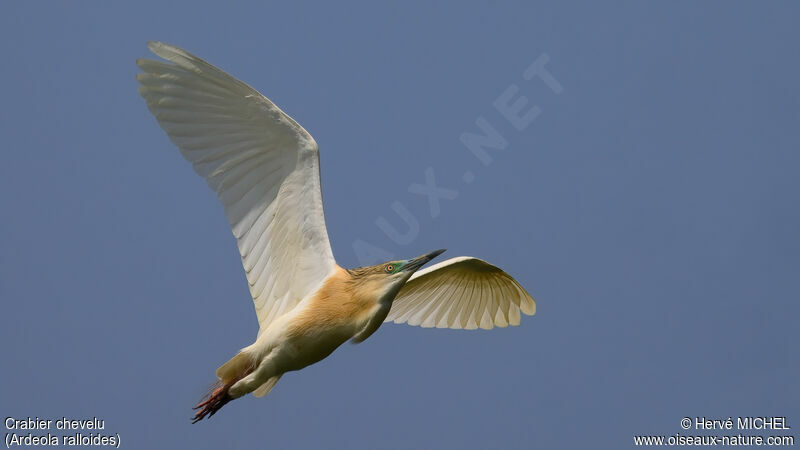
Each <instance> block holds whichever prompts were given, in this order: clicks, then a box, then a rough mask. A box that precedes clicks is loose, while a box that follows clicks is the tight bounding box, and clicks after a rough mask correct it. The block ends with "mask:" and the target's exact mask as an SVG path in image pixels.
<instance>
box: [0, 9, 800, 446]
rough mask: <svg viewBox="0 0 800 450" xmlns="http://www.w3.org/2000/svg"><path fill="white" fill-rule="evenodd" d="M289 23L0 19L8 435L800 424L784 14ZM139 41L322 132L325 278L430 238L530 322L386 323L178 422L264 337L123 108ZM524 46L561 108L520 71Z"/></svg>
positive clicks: (617, 12) (550, 436)
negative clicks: (489, 130) (492, 138)
mask: <svg viewBox="0 0 800 450" xmlns="http://www.w3.org/2000/svg"><path fill="white" fill-rule="evenodd" d="M286 3H287V2H281V3H261V2H231V4H228V5H226V6H219V3H216V2H170V3H168V4H167V3H165V2H158V3H156V2H95V3H91V4H87V3H84V4H76V3H74V2H52V3H32V2H4V3H3V4H2V6H0V38H2V39H0V48H1V49H2V55H3V57H4V64H3V70H2V79H3V85H4V87H5V89H4V95H3V106H4V107H3V108H1V109H0V132H2V136H3V141H4V143H5V144H4V148H3V156H4V163H3V164H2V165H0V206H2V210H3V215H2V219H1V220H0V301H2V315H0V341H2V342H3V347H4V352H3V355H4V358H3V368H4V370H3V371H2V383H0V398H2V399H3V400H2V402H1V403H0V414H2V415H3V417H6V416H13V417H17V418H19V417H25V416H39V417H49V418H60V417H62V416H67V417H75V418H83V417H93V416H97V417H99V418H102V419H105V423H106V430H107V431H108V432H114V433H119V435H120V436H121V439H122V444H123V445H124V446H125V447H126V448H194V449H219V448H365V449H366V448H369V449H376V448H386V449H393V448H453V449H462V448H508V449H512V448H520V449H530V448H624V447H628V446H631V445H632V442H633V441H632V436H633V435H635V434H664V435H670V434H675V433H678V432H684V431H683V430H681V429H680V427H679V421H680V419H681V418H683V417H684V416H691V417H694V416H705V417H713V418H727V417H729V416H733V417H736V416H743V415H778V416H787V417H788V418H789V421H790V425H792V426H793V428H796V427H797V426H800V423H797V421H798V420H800V408H799V407H798V405H800V388H799V387H798V383H797V380H798V379H800V359H799V358H798V352H797V348H796V344H797V342H798V341H799V339H798V338H800V332H798V327H797V317H798V315H800V306H798V294H797V293H798V290H799V289H800V277H798V272H800V239H798V238H800V212H799V211H798V208H797V193H798V188H800V177H798V176H797V174H798V164H799V163H800V154H799V153H798V149H799V148H800V145H799V144H800V132H798V129H800V128H798V120H799V119H800V113H798V103H799V101H800V88H798V80H800V64H798V60H797V55H798V42H800V30H798V27H797V24H796V18H797V17H798V12H800V7H798V6H797V5H796V4H795V3H790V2H769V3H765V2H761V3H756V2H703V3H702V4H700V3H696V2H660V3H654V2H556V1H552V2H535V3H534V2H480V3H474V2H473V3H467V2H463V3H460V4H459V6H452V5H450V6H443V5H442V6H431V5H428V4H427V3H423V2H403V3H396V4H394V6H385V5H376V4H373V3H369V2H365V3H359V4H350V3H336V4H334V3H328V4H311V3H298V4H295V3H292V4H286ZM148 40H163V41H166V42H169V43H173V44H176V45H178V46H181V47H184V48H186V49H187V50H189V51H191V52H193V53H196V54H198V55H199V56H201V57H203V58H205V59H207V60H209V61H210V62H212V63H213V64H216V65H218V66H220V67H221V68H223V69H224V70H227V71H229V72H231V73H232V74H234V75H235V76H237V77H239V78H240V79H242V80H244V81H245V82H248V83H249V84H251V85H253V86H254V87H255V88H256V89H258V90H259V91H261V92H262V93H264V94H265V95H266V96H267V97H269V98H270V99H272V100H273V101H274V102H275V103H277V104H278V105H279V106H280V107H281V108H283V109H284V110H285V111H286V112H287V113H289V114H290V115H292V116H293V117H294V118H295V119H296V120H297V121H298V122H300V123H301V124H302V125H303V126H304V127H305V128H306V129H307V130H308V131H309V132H310V133H311V134H312V135H313V136H314V137H315V138H316V140H317V142H318V143H319V145H320V149H321V150H320V152H321V162H322V184H323V196H324V200H325V208H326V215H327V216H326V217H327V224H328V232H329V234H330V237H331V243H332V245H333V250H334V255H335V256H336V258H337V261H338V262H339V263H340V264H341V265H343V266H346V267H352V266H357V265H359V264H360V259H359V257H358V256H357V251H356V249H357V248H363V244H366V245H369V246H370V248H377V249H380V252H384V253H386V254H391V255H393V256H395V257H399V258H407V257H411V256H415V255H418V254H420V253H423V252H426V251H430V250H433V249H436V248H440V247H445V248H447V249H448V252H447V253H446V254H445V255H443V256H445V257H453V256H458V255H473V256H477V257H480V258H483V259H486V260H488V261H491V262H493V263H495V264H497V265H499V266H501V267H502V268H504V269H505V270H507V271H508V272H509V273H511V274H512V275H513V276H515V277H516V278H517V279H518V280H519V281H520V282H521V283H522V284H523V285H524V286H525V287H526V288H528V290H529V291H530V292H531V293H532V294H533V295H534V297H535V298H536V299H537V306H538V312H537V315H536V316H534V317H532V318H531V317H529V318H526V320H523V323H522V326H520V327H518V328H513V329H502V330H492V331H490V332H486V331H475V332H466V331H454V330H428V329H420V328H415V327H409V326H405V325H394V324H391V325H385V326H383V327H382V328H381V329H380V330H379V331H378V333H376V334H375V335H374V336H373V337H371V338H370V339H368V340H367V341H366V342H364V343H363V344H361V345H357V346H353V345H349V344H348V345H345V346H343V347H342V348H341V349H339V350H337V352H336V353H334V355H333V357H331V358H329V359H327V360H325V361H323V362H321V363H320V364H317V365H315V366H312V367H309V368H307V369H305V370H303V371H301V372H298V373H292V374H289V375H287V376H285V377H284V378H283V379H281V381H280V383H279V384H278V385H277V387H276V388H275V390H274V391H273V392H272V393H270V395H269V396H268V397H266V398H264V399H254V398H252V397H246V398H244V399H242V400H237V401H236V402H234V403H231V404H230V405H228V406H226V407H225V409H224V410H222V412H221V413H220V414H218V415H216V416H215V417H214V418H213V419H212V420H210V421H207V422H204V423H200V424H197V425H190V423H189V417H190V415H191V411H190V409H189V408H190V407H191V406H192V405H193V404H194V403H195V402H196V400H197V399H198V398H199V397H200V395H201V394H202V393H203V392H204V390H205V388H206V387H207V386H208V385H209V384H210V383H211V382H212V381H213V379H214V376H213V374H214V370H215V369H216V367H217V366H218V365H219V364H221V363H222V362H224V361H225V360H227V359H228V358H229V357H230V356H232V355H233V354H234V353H235V352H236V351H237V350H238V349H239V348H240V347H242V346H244V345H247V344H249V343H250V342H252V340H253V338H254V336H255V333H256V331H257V324H256V320H255V314H254V313H253V310H252V308H253V307H252V302H251V301H250V297H249V293H248V290H247V285H246V280H245V277H244V272H243V270H242V268H241V266H240V262H239V256H238V253H237V250H236V245H235V242H234V239H233V236H232V235H231V233H230V231H229V229H228V225H227V223H226V220H225V218H224V215H223V214H222V208H221V206H220V205H219V204H218V203H217V200H216V198H215V197H214V194H213V193H212V192H211V191H210V190H209V189H208V188H207V187H206V186H205V183H204V182H203V181H202V180H201V179H200V178H199V177H197V176H196V175H195V174H194V173H193V171H192V170H191V167H190V165H189V164H188V163H186V162H185V161H183V159H182V158H181V156H180V154H179V153H178V151H177V149H175V148H174V147H173V146H172V144H171V143H170V142H169V140H168V139H167V137H166V135H165V134H164V133H163V132H162V131H161V129H160V128H159V127H158V126H157V124H156V122H155V120H154V119H153V118H152V117H151V116H150V113H149V112H148V111H147V109H146V108H145V105H144V102H143V101H142V99H141V98H140V97H139V96H138V94H137V92H136V89H137V83H136V81H135V74H136V73H137V67H136V65H135V60H136V58H140V57H149V56H150V55H149V52H148V51H147V48H146V46H145V43H146V41H148ZM543 55H546V58H549V60H548V62H547V64H546V68H547V70H548V71H549V73H550V74H551V75H552V77H553V78H554V80H555V81H557V83H558V84H559V86H560V88H561V90H560V91H559V92H558V93H556V92H554V91H553V89H552V83H551V85H548V84H547V83H545V82H544V81H543V80H542V79H541V78H538V77H534V78H532V79H530V80H527V79H526V78H525V76H524V72H525V69H526V68H527V67H529V65H530V64H531V63H533V62H534V61H536V60H537V59H538V58H540V57H542V56H543ZM551 81H552V80H551ZM509 89H511V91H508V90H509ZM507 92H511V93H512V98H513V99H517V98H518V97H519V96H525V98H526V99H527V104H526V105H525V106H524V108H523V111H528V110H530V108H531V107H532V106H534V105H535V106H536V107H537V108H539V114H538V116H536V117H535V119H534V120H532V122H530V123H528V124H526V125H525V126H523V127H521V129H518V127H515V126H514V125H513V124H512V123H511V122H509V121H508V120H507V119H506V118H505V117H504V116H503V114H501V112H500V111H499V110H498V108H497V107H496V106H495V105H494V103H495V102H496V99H498V97H500V96H501V95H502V94H503V93H507ZM480 121H483V122H482V123H488V124H490V125H491V126H492V127H493V128H494V129H495V131H496V132H497V133H498V134H499V135H500V136H502V138H503V140H504V141H505V143H506V145H505V148H504V149H503V150H498V151H492V152H491V157H492V161H491V162H490V163H489V164H488V165H484V164H483V163H482V162H481V161H479V160H478V159H477V158H476V157H475V155H474V154H473V153H471V152H470V151H469V149H468V148H467V147H466V146H465V145H464V144H463V142H462V140H461V136H462V135H463V134H464V133H477V132H478V131H479V130H480V128H479V125H477V124H476V122H480ZM426 172H428V173H432V174H433V175H434V177H435V180H436V185H438V186H439V187H441V188H446V189H449V190H450V191H453V192H455V198H452V199H441V200H440V202H439V208H440V209H439V210H438V213H437V212H436V211H432V210H431V207H430V205H429V203H428V198H427V197H426V196H425V195H420V194H418V193H414V192H410V191H409V186H410V185H412V184H414V183H417V184H424V182H425V179H426ZM467 172H469V173H471V174H472V178H469V177H468V176H466V174H467ZM465 179H470V180H471V182H465ZM412 191H413V189H412ZM451 194H452V192H451ZM451 197H452V195H451ZM398 204H399V205H401V206H400V210H402V211H404V214H405V215H406V216H411V217H412V218H413V220H412V223H413V224H415V227H412V228H411V229H409V228H408V226H407V225H406V224H405V222H404V221H403V219H401V217H400V216H399V215H398V214H397V212H396V211H395V209H393V205H395V206H394V208H398V207H397V206H396V205H398ZM434 216H435V217H434ZM381 218H383V219H384V220H385V222H384V221H382V220H381ZM380 224H384V225H380ZM387 224H388V227H387ZM391 228H394V229H396V230H397V232H396V233H392V232H391V230H390V229H391ZM387 229H389V230H390V232H388V233H387V231H386V230H387ZM415 230H416V231H415ZM359 242H361V243H363V244H357V243H359ZM359 246H361V247H359Z"/></svg>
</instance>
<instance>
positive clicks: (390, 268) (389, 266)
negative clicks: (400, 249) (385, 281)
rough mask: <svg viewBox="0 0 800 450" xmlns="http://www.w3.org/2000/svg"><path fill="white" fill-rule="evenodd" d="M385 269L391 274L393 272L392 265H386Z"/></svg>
mask: <svg viewBox="0 0 800 450" xmlns="http://www.w3.org/2000/svg"><path fill="white" fill-rule="evenodd" d="M385 269H386V271H387V272H389V273H392V272H393V271H394V265H393V264H387V265H386V267H385Z"/></svg>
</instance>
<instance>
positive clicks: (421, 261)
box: [402, 248, 445, 272]
mask: <svg viewBox="0 0 800 450" xmlns="http://www.w3.org/2000/svg"><path fill="white" fill-rule="evenodd" d="M444 251H445V249H443V248H440V249H439V250H434V251H432V252H430V253H426V254H424V255H422V256H417V257H416V258H414V259H411V260H409V261H408V263H406V265H405V266H403V269H402V271H403V272H408V271H410V272H414V271H416V270H417V269H419V268H420V267H422V266H424V265H425V264H426V263H427V262H428V261H430V260H432V259H433V258H436V257H437V256H439V255H441V254H442V253H444Z"/></svg>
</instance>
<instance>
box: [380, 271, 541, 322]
mask: <svg viewBox="0 0 800 450" xmlns="http://www.w3.org/2000/svg"><path fill="white" fill-rule="evenodd" d="M520 311H521V312H522V313H523V314H526V315H533V314H535V313H536V302H534V300H533V298H531V296H530V295H529V294H528V293H527V292H525V289H523V288H522V286H520V285H519V283H517V281H516V280H514V279H513V278H511V275H509V274H507V273H505V272H503V271H502V270H501V269H499V268H498V267H495V266H493V265H491V264H489V263H487V262H486V261H482V260H480V259H478V258H473V257H471V256H460V257H458V258H452V259H448V260H447V261H443V262H440V263H439V264H435V265H433V266H431V267H428V268H426V269H423V270H420V271H418V272H416V273H415V274H414V275H412V276H411V278H409V280H408V282H407V283H406V284H405V285H404V286H403V287H402V288H401V289H400V292H399V293H398V294H397V297H395V299H394V302H393V303H392V309H391V310H389V315H388V316H386V320H385V322H394V323H408V324H409V325H421V326H422V327H425V328H428V327H436V328H455V329H467V330H474V329H476V328H478V327H480V328H484V329H487V330H488V329H490V328H492V327H494V326H495V325H497V326H499V327H505V326H508V325H519V320H520Z"/></svg>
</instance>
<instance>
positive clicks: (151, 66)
mask: <svg viewBox="0 0 800 450" xmlns="http://www.w3.org/2000/svg"><path fill="white" fill-rule="evenodd" d="M148 47H149V48H150V50H152V51H153V53H155V54H156V55H158V56H160V57H162V58H164V59H166V60H168V61H169V62H162V61H153V60H148V59H140V60H138V61H137V62H136V63H137V64H138V65H139V67H140V68H141V69H142V71H143V73H140V74H138V75H137V76H136V79H137V80H139V83H140V84H141V86H140V87H139V93H140V94H141V95H142V97H144V99H145V100H146V102H147V107H148V108H149V109H150V112H152V113H153V115H154V116H155V117H156V119H157V120H158V123H159V125H161V128H163V129H164V131H166V132H167V134H168V135H169V137H170V139H171V140H172V142H174V143H175V145H177V146H178V148H179V149H180V151H181V153H182V154H183V156H184V157H185V158H186V159H187V160H189V162H191V163H192V164H193V165H194V169H195V171H196V172H197V173H198V174H199V175H200V176H202V177H203V178H205V180H206V182H207V183H208V185H209V186H210V187H211V189H213V190H214V191H215V192H216V193H217V195H218V196H219V199H220V201H221V202H222V204H223V205H224V207H225V215H226V216H227V217H228V222H229V223H230V225H231V228H232V229H233V234H234V236H236V239H237V240H238V244H239V252H240V253H241V255H242V264H243V265H244V270H245V272H246V273H247V280H248V282H249V284H250V293H251V294H252V296H253V301H254V303H255V308H256V314H257V315H258V322H259V325H260V328H261V330H262V331H263V330H264V329H265V328H266V326H267V325H268V324H269V323H270V322H271V321H272V320H273V319H275V318H276V317H279V316H280V315H282V314H284V313H286V312H288V311H289V310H290V309H292V308H293V307H294V306H295V305H296V304H297V303H298V302H299V301H300V300H301V299H302V298H303V297H305V296H306V295H307V294H308V293H310V292H311V291H313V290H314V289H316V287H317V286H319V285H320V284H321V283H322V281H323V280H324V279H325V278H326V277H327V276H328V275H329V274H330V273H331V271H332V270H333V268H334V266H335V261H334V259H333V255H332V253H331V247H330V243H329V241H328V232H327V230H326V229H325V217H324V215H323V212H322V196H321V193H320V181H319V151H318V149H317V143H316V142H315V141H314V138H312V137H311V135H310V134H308V132H307V131H306V130H304V129H303V127H301V126H300V125H298V123H297V122H295V121H294V120H293V119H292V118H291V117H289V116H288V115H286V114H285V113H284V112H283V111H281V110H280V109H279V108H278V107H277V106H275V105H274V104H273V103H272V102H271V101H269V100H268V99H267V98H265V97H264V96H263V95H261V94H259V93H258V92H257V91H256V90H255V89H253V88H251V87H250V86H248V85H247V84H245V83H243V82H241V81H239V80H237V79H236V78H233V77H232V76H230V75H228V74H227V73H225V72H223V71H222V70H220V69H217V68H216V67H214V66H212V65H211V64H208V63H207V62H205V61H203V60H202V59H200V58H198V57H196V56H194V55H192V54H190V53H188V52H186V51H184V50H181V49H180V48H177V47H173V46H171V45H167V44H164V43H160V42H151V43H149V44H148Z"/></svg>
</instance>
